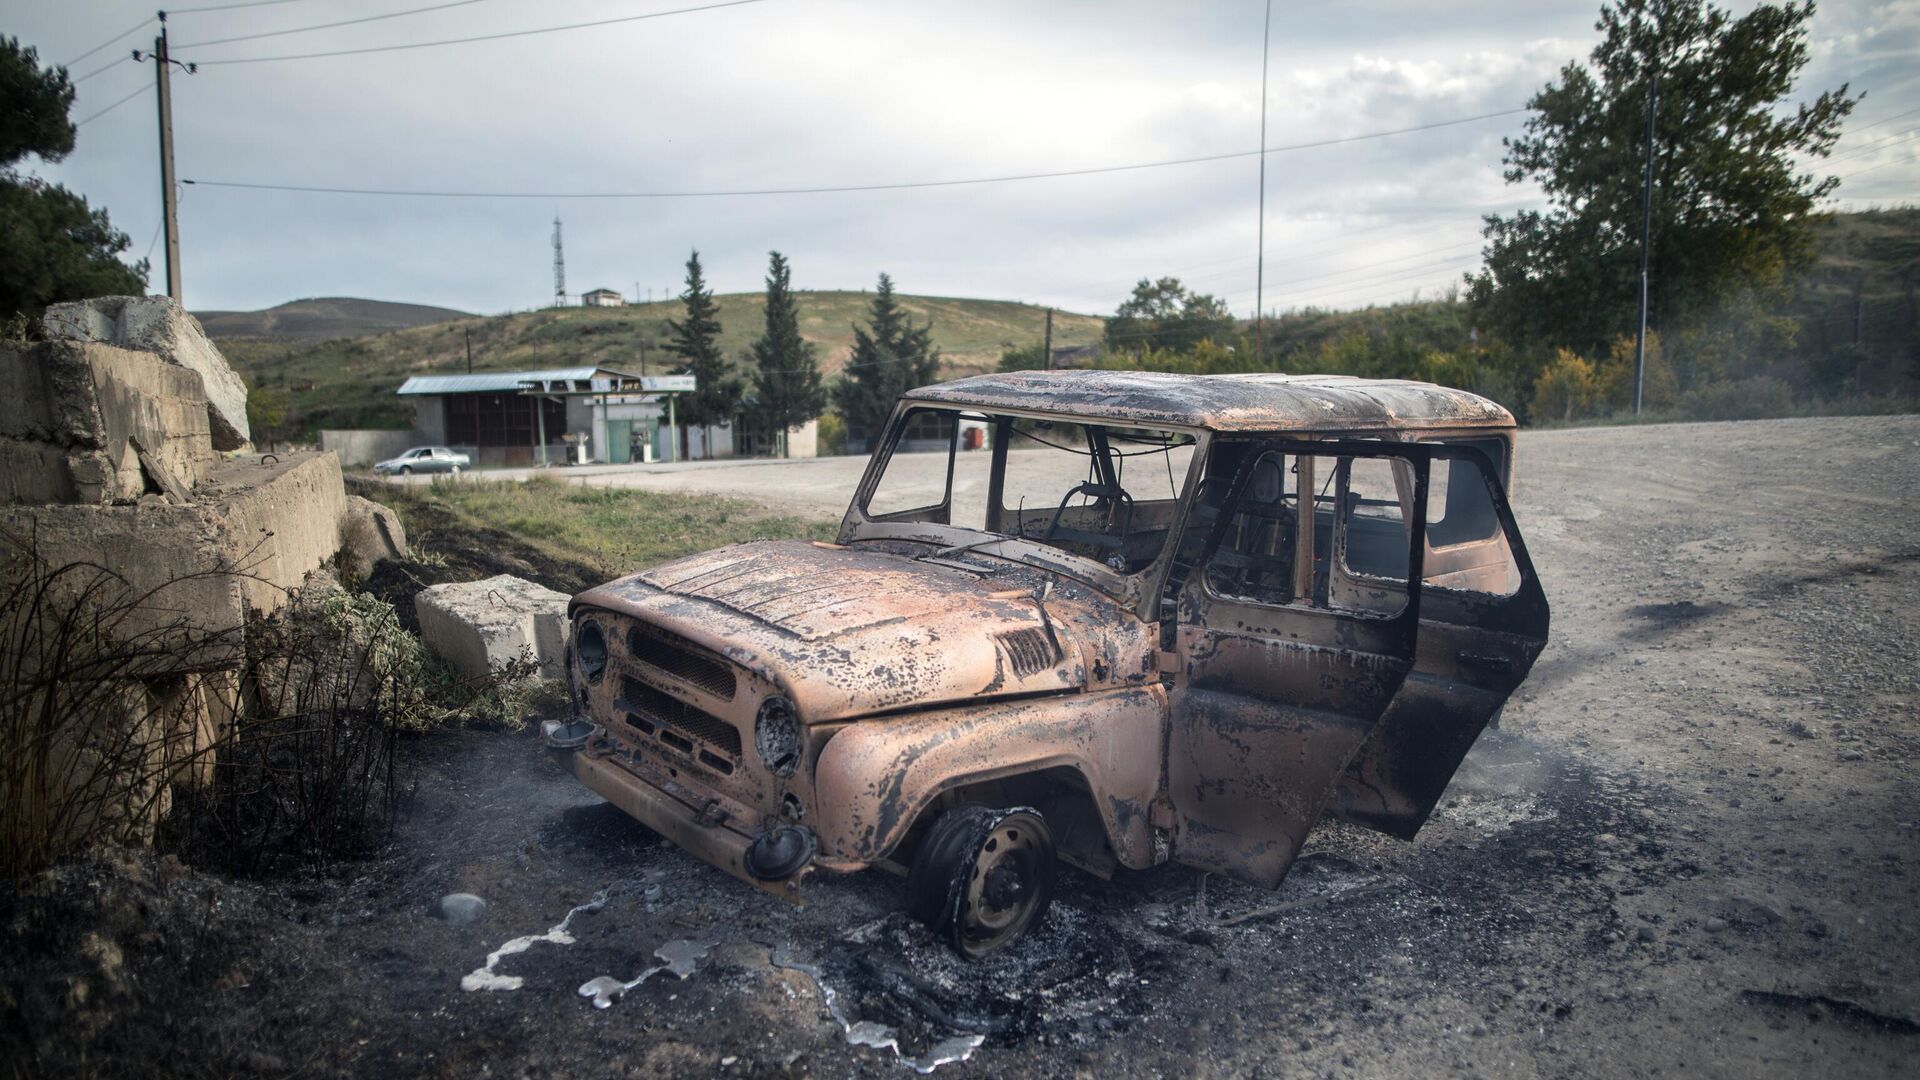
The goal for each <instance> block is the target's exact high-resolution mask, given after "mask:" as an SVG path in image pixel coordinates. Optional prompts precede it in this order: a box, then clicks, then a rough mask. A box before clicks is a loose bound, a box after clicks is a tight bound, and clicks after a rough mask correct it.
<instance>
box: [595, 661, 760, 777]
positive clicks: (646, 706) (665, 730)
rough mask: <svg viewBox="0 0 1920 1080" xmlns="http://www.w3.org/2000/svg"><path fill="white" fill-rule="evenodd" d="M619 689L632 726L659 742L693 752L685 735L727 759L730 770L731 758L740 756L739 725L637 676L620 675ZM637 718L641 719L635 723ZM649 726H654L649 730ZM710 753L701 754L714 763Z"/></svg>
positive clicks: (729, 770) (685, 751) (708, 762)
mask: <svg viewBox="0 0 1920 1080" xmlns="http://www.w3.org/2000/svg"><path fill="white" fill-rule="evenodd" d="M620 691H621V701H620V702H619V705H620V706H621V707H622V708H624V709H626V710H627V711H628V713H629V714H631V715H629V717H628V721H627V722H628V723H629V724H630V725H631V726H633V727H635V728H638V729H639V730H640V731H642V732H643V733H645V734H648V735H656V736H657V737H658V738H659V739H660V741H661V742H664V743H666V744H667V745H668V746H672V747H675V748H676V749H678V750H680V751H681V752H683V753H685V754H688V755H693V754H694V753H695V749H696V748H695V747H694V746H692V745H690V744H689V743H688V739H689V738H691V739H695V740H698V741H699V742H701V743H704V744H706V746H708V747H711V748H712V750H714V751H718V752H719V754H721V755H724V756H725V758H727V759H730V760H729V761H727V762H726V771H728V772H731V771H733V766H732V762H734V761H738V760H739V759H740V731H739V729H738V728H736V727H734V726H733V725H732V724H729V723H727V722H726V721H725V720H722V719H720V718H719V717H717V716H714V715H712V714H710V713H706V712H703V711H701V710H699V709H697V708H694V707H693V706H692V705H689V704H687V703H686V702H684V701H681V700H680V699H679V698H676V697H673V696H672V695H670V694H667V693H665V692H664V691H660V690H656V689H654V688H653V687H651V686H648V685H647V684H646V683H643V682H641V681H640V680H638V679H634V678H624V679H622V680H621V686H620ZM636 719H637V720H639V721H642V723H635V720H636ZM649 727H651V728H653V729H654V730H648V729H649ZM712 756H713V755H711V754H701V755H700V758H701V760H702V761H706V762H707V764H709V765H713V764H715V762H713V761H708V760H707V759H708V758H709V757H712Z"/></svg>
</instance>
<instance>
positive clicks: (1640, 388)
mask: <svg viewBox="0 0 1920 1080" xmlns="http://www.w3.org/2000/svg"><path fill="white" fill-rule="evenodd" d="M1659 101H1660V68H1659V67H1658V65H1657V64H1655V62H1654V61H1653V59H1652V58H1649V59H1648V62H1647V146H1646V156H1647V163H1646V174H1645V175H1644V176H1643V177H1642V179H1641V185H1640V332H1639V334H1638V335H1637V336H1636V337H1635V338H1634V342H1633V415H1635V416H1639V415H1640V406H1641V402H1642V399H1643V398H1644V396H1645V390H1646V385H1647V257H1648V249H1649V244H1650V241H1651V237H1652V232H1653V119H1654V115H1655V113H1656V111H1657V109H1658V108H1659Z"/></svg>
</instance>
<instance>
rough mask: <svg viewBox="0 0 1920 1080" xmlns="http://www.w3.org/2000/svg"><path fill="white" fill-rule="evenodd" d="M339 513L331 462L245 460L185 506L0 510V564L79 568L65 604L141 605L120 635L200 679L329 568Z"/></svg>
mask: <svg viewBox="0 0 1920 1080" xmlns="http://www.w3.org/2000/svg"><path fill="white" fill-rule="evenodd" d="M345 510H346V491H345V489H344V488H343V487H342V485H341V481H340V465H339V463H338V462H337V461H336V460H335V459H334V456H333V455H332V454H329V453H325V452H318V453H314V452H309V453H303V454H289V455H287V456H286V458H285V459H284V460H282V461H280V462H278V463H275V464H271V465H264V466H263V465H260V464H259V463H258V462H257V461H254V460H252V459H248V460H245V461H233V462H227V463H225V464H223V465H221V466H220V467H219V468H216V469H214V470H213V471H212V472H210V473H209V474H208V475H207V477H206V478H205V479H204V480H203V481H202V483H201V485H200V488H199V490H198V491H197V492H196V496H195V501H194V502H193V503H192V504H191V505H186V506H181V505H175V504H172V503H168V502H165V501H164V500H161V499H159V498H157V497H148V498H145V499H141V500H140V501H139V502H137V503H134V504H132V505H129V506H100V505H76V504H55V505H46V506H7V507H0V554H4V555H8V556H14V557H17V555H18V553H20V552H25V551H29V550H32V551H37V552H38V553H39V557H40V558H41V559H42V561H43V562H51V563H53V564H55V565H65V564H72V565H74V566H75V567H76V569H75V570H73V571H72V572H70V573H69V574H68V575H66V577H65V579H64V580H65V582H66V585H67V587H68V589H69V591H70V592H71V593H72V595H78V594H79V592H80V591H82V590H84V589H86V588H87V587H89V584H91V586H92V587H93V588H94V589H95V590H96V591H97V590H99V589H100V588H101V587H102V586H107V587H108V588H107V592H108V593H109V594H119V595H123V596H124V595H131V596H140V597H144V598H145V599H144V601H143V602H142V603H141V604H140V606H139V608H138V610H135V611H131V612H126V613H123V614H121V615H120V616H118V621H117V622H116V624H115V631H114V632H115V634H116V635H117V636H118V637H119V638H120V639H121V640H125V641H129V642H138V643H140V644H142V645H143V646H152V647H153V649H154V652H155V653H156V655H157V656H163V657H165V658H166V663H165V664H164V665H160V666H162V667H163V668H167V669H172V670H202V671H204V670H210V669H213V668H220V667H230V666H232V665H234V664H237V663H238V662H239V659H240V657H241V656H242V654H243V649H242V638H241V635H242V633H243V632H244V627H245V624H246V619H247V615H248V612H249V611H250V610H251V611H256V612H261V613H271V612H274V611H278V610H279V609H280V608H281V607H282V606H284V605H285V604H286V602H287V598H288V595H289V592H290V591H291V590H292V589H294V588H295V587H297V586H298V585H299V584H300V583H301V580H302V579H303V578H305V577H306V575H307V574H308V573H309V572H310V571H312V570H315V569H318V568H319V567H320V566H322V565H324V564H325V563H326V562H327V561H328V560H330V559H331V558H333V554H334V551H335V550H336V549H337V548H338V546H339V542H340V518H341V516H342V515H343V514H344V513H345ZM95 568H99V569H95ZM102 575H105V576H104V577H103V576H102ZM156 663H157V664H158V660H156Z"/></svg>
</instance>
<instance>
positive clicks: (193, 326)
mask: <svg viewBox="0 0 1920 1080" xmlns="http://www.w3.org/2000/svg"><path fill="white" fill-rule="evenodd" d="M41 328H42V331H43V332H44V333H45V334H46V336H47V337H48V339H50V340H66V341H99V342H107V343H109V344H113V345H122V346H125V347H127V348H129V349H135V350H139V351H141V352H147V353H152V354H154V355H155V356H158V357H159V358H160V359H161V360H164V361H165V362H167V363H169V364H174V365H177V366H179V367H183V368H186V369H187V370H189V371H193V372H197V373H199V375H200V380H201V383H202V384H203V386H204V388H205V391H204V392H205V397H206V402H207V406H206V408H207V418H208V420H209V422H210V429H211V435H212V437H213V448H214V449H215V450H239V449H242V448H244V447H245V446H246V445H247V444H248V443H249V442H251V441H253V434H252V432H251V431H250V430H248V427H247V384H246V382H245V381H244V380H242V379H241V378H240V376H239V374H238V373H236V372H235V371H234V370H233V368H231V367H229V366H228V365H227V360H226V357H224V356H221V355H220V350H219V349H217V348H215V347H214V344H213V342H212V341H210V340H208V339H207V335H206V332H205V331H203V330H201V329H200V322H199V320H198V319H195V318H194V317H193V316H192V315H189V314H188V313H187V312H186V311H185V310H184V309H182V308H181V307H180V305H179V304H176V303H174V302H173V301H172V300H169V299H167V298H166V297H164V296H96V297H94V298H93V299H91V300H79V301H75V302H73V303H70V304H55V305H53V306H52V307H50V308H48V309H47V313H46V316H45V317H44V318H43V319H42V320H41Z"/></svg>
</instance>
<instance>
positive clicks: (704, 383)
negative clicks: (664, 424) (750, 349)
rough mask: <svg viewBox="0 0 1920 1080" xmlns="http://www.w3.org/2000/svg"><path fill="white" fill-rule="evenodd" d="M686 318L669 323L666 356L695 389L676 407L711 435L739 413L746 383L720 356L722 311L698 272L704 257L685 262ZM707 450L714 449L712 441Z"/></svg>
mask: <svg viewBox="0 0 1920 1080" xmlns="http://www.w3.org/2000/svg"><path fill="white" fill-rule="evenodd" d="M680 302H681V303H682V304H683V305H685V308H686V317H685V318H683V319H680V320H679V321H677V322H676V321H675V320H672V319H668V320H667V330H668V332H669V333H670V334H671V335H672V339H671V341H670V342H669V343H668V345H667V351H668V352H670V353H672V354H673V355H675V356H677V357H679V358H680V366H679V367H678V368H676V369H675V371H674V374H676V375H691V376H693V378H694V390H693V393H691V394H681V395H680V399H679V400H678V401H676V402H674V411H675V414H676V417H675V418H676V419H678V420H679V421H680V422H681V423H683V424H686V425H688V426H691V427H701V428H706V429H707V431H708V435H709V436H711V435H712V429H713V426H714V425H715V424H730V423H732V422H733V418H734V417H735V416H736V415H738V414H739V412H740V399H741V397H742V396H744V395H745V393H746V384H745V383H744V382H742V381H741V380H740V379H738V378H736V377H734V375H733V373H732V370H731V369H730V368H729V367H728V366H727V358H726V356H725V355H724V354H722V353H721V352H720V307H719V305H717V304H715V303H714V302H713V290H712V289H709V288H707V279H706V276H705V274H704V273H703V272H702V271H701V269H700V253H699V252H698V251H695V252H694V253H693V254H692V255H690V256H688V257H687V289H686V291H685V292H683V293H681V294H680ZM708 445H712V441H711V438H709V440H708Z"/></svg>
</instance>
